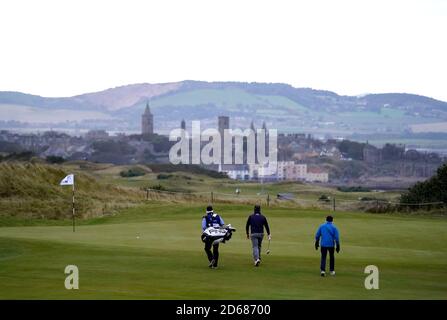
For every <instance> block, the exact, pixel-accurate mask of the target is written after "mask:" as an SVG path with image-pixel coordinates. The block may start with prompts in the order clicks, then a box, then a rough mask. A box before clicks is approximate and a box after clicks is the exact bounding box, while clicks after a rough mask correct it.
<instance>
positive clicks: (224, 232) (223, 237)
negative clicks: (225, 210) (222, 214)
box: [201, 224, 236, 245]
mask: <svg viewBox="0 0 447 320" xmlns="http://www.w3.org/2000/svg"><path fill="white" fill-rule="evenodd" d="M235 231H236V229H235V228H233V227H232V226H231V224H228V225H226V226H223V227H217V228H216V227H208V228H206V229H205V230H204V231H203V233H202V237H201V238H202V241H203V242H208V241H212V242H213V245H215V244H218V243H220V242H222V243H225V241H228V240H230V239H231V236H232V233H233V232H235Z"/></svg>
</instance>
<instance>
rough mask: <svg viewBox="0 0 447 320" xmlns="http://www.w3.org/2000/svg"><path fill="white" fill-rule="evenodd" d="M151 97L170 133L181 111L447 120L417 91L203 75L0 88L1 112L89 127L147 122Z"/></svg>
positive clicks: (195, 115) (352, 126)
mask: <svg viewBox="0 0 447 320" xmlns="http://www.w3.org/2000/svg"><path fill="white" fill-rule="evenodd" d="M147 101H150V105H151V110H152V111H153V113H154V115H155V119H156V120H155V121H156V123H155V128H156V130H157V131H159V132H162V133H165V132H167V131H168V130H169V129H171V128H173V127H176V126H178V124H179V122H180V121H181V119H185V120H187V122H189V121H190V120H195V119H197V120H202V121H204V122H205V123H208V124H213V123H215V118H216V117H217V115H222V114H225V115H229V116H231V118H232V125H233V126H246V125H248V124H249V123H250V121H252V120H254V121H255V123H256V125H258V126H259V125H260V124H261V122H262V121H266V122H267V124H268V126H269V127H276V128H279V129H280V130H281V131H284V132H292V131H293V132H297V131H298V132H314V133H329V134H334V135H338V134H347V133H354V132H357V133H374V132H404V131H406V130H408V131H410V130H411V128H412V126H414V125H419V124H430V123H440V122H441V123H442V122H447V103H446V102H443V101H439V100H435V99H432V98H428V97H424V96H418V95H413V94H406V93H386V94H367V95H364V96H360V97H357V96H343V95H338V94H336V93H334V92H331V91H324V90H315V89H311V88H294V87H292V86H291V85H288V84H282V83H246V82H203V81H182V82H173V83H161V84H148V83H143V84H132V85H127V86H121V87H116V88H111V89H107V90H104V91H100V92H94V93H87V94H82V95H78V96H74V97H62V98H45V97H40V96H35V95H28V94H24V93H20V92H0V119H1V120H3V121H7V120H16V121H22V122H25V121H28V122H33V119H34V118H36V117H37V115H38V113H39V112H45V110H52V111H57V110H59V114H53V117H51V118H50V117H48V119H49V121H48V122H57V121H56V120H55V118H57V119H60V121H61V122H64V121H67V120H76V121H78V122H79V123H78V126H79V127H81V128H82V127H83V123H82V122H83V121H84V122H86V123H87V122H88V125H89V128H91V127H92V126H94V125H95V124H96V125H98V126H100V127H101V126H102V127H104V128H110V126H112V125H114V126H115V125H116V126H119V128H120V129H122V128H124V129H126V128H127V129H126V130H139V121H140V115H141V113H142V111H143V109H144V105H145V104H146V102H147ZM14 111H16V112H14ZM68 111H70V112H68ZM73 112H76V113H77V114H74V113H73ZM64 117H65V118H64ZM68 117H69V118H68ZM39 119H40V120H41V121H40V122H44V120H45V117H43V119H42V116H41V115H39ZM425 127H426V126H425ZM425 127H423V128H425ZM418 128H420V127H418ZM111 129H113V128H111ZM429 130H430V126H428V131H429Z"/></svg>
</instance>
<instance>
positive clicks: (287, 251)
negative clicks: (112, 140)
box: [0, 202, 447, 299]
mask: <svg viewBox="0 0 447 320" xmlns="http://www.w3.org/2000/svg"><path fill="white" fill-rule="evenodd" d="M204 206H205V205H200V206H199V205H190V204H179V203H177V204H168V203H161V202H160V203H150V204H146V205H142V206H139V207H134V208H130V209H126V210H124V211H122V212H120V213H119V214H116V215H114V216H107V217H102V218H95V219H90V220H83V221H78V226H77V228H76V232H72V227H71V224H70V223H71V222H70V221H61V222H54V221H50V222H45V221H39V222H36V223H34V224H32V225H27V226H25V224H26V223H25V222H24V221H19V220H17V221H15V220H1V221H0V222H2V223H1V225H2V227H0V299H447V246H446V243H447V220H446V219H445V218H443V217H429V216H404V215H384V214H367V213H348V212H328V211H321V210H304V209H290V208H287V209H283V208H266V207H264V208H263V210H262V211H263V213H264V214H265V215H266V216H267V218H268V220H269V224H270V227H271V231H272V241H271V245H270V250H271V253H270V254H269V255H266V254H265V251H266V249H267V241H266V240H264V246H263V250H262V252H263V256H262V263H261V266H260V267H258V268H256V267H254V266H253V261H252V258H251V242H250V241H249V240H247V239H246V237H245V222H246V219H247V216H248V214H250V212H251V211H252V206H247V205H229V204H222V205H221V204H215V205H214V209H215V211H216V212H217V213H219V214H220V215H221V216H222V218H223V219H224V220H225V223H231V224H232V225H233V226H234V227H235V228H236V229H237V231H236V232H235V233H234V235H233V238H232V239H231V240H230V241H229V242H227V243H225V244H221V245H220V261H219V268H218V269H216V270H211V269H209V268H208V261H207V259H206V256H205V253H204V250H203V243H202V242H201V240H200V234H201V228H200V225H201V218H202V216H203V214H204V209H205V207H204ZM329 213H331V214H332V215H333V216H334V223H335V225H336V226H337V227H338V228H339V231H340V236H341V252H340V253H339V254H336V272H337V274H336V276H334V277H330V276H327V277H325V278H322V277H320V273H319V258H320V256H319V252H317V251H315V248H314V234H315V231H316V229H317V227H318V226H319V225H320V224H321V223H323V222H324V218H325V216H326V215H327V214H329ZM27 224H29V223H27ZM58 224H59V225H58ZM67 265H75V266H77V267H78V269H79V289H78V290H67V289H65V286H64V281H65V278H66V276H67V275H66V274H65V273H64V270H65V267H66V266H67ZM368 265H375V266H377V267H378V268H379V272H380V273H379V279H380V287H379V289H378V290H367V289H365V286H364V281H365V278H366V277H367V276H368V274H365V273H364V269H365V267H366V266H368Z"/></svg>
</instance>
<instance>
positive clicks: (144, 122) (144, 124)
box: [141, 102, 154, 135]
mask: <svg viewBox="0 0 447 320" xmlns="http://www.w3.org/2000/svg"><path fill="white" fill-rule="evenodd" d="M153 133H154V116H153V115H152V113H151V110H150V108H149V102H148V103H147V104H146V110H144V113H143V114H142V115H141V134H143V135H145V134H153Z"/></svg>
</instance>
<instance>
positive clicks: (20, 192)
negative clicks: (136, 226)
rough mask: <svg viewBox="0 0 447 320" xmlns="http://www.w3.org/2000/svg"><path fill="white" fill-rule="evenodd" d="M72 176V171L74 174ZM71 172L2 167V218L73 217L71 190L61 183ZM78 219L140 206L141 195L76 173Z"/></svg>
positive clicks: (39, 167)
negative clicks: (138, 204)
mask: <svg viewBox="0 0 447 320" xmlns="http://www.w3.org/2000/svg"><path fill="white" fill-rule="evenodd" d="M70 172H71V171H70ZM68 173H69V171H68V170H67V168H64V167H61V166H55V165H53V166H50V165H44V164H32V163H0V216H2V217H8V216H17V217H21V218H26V217H34V218H42V219H61V218H62V219H63V218H69V217H71V199H72V198H71V195H72V189H71V187H70V186H67V187H62V186H60V185H59V183H60V181H61V180H62V179H63V178H64V177H65V176H66V175H67V174H68ZM75 183H76V199H77V201H76V212H77V216H78V217H88V216H98V215H102V214H104V213H106V214H107V213H110V212H112V211H113V210H114V209H115V208H118V207H126V206H128V205H132V203H133V202H138V200H141V199H142V198H143V197H142V195H141V194H138V193H136V192H135V191H134V192H131V191H129V190H128V189H126V188H123V187H115V186H112V185H109V184H104V183H100V182H98V181H97V180H96V179H94V178H93V177H92V176H90V175H89V174H88V173H85V172H76V173H75Z"/></svg>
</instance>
